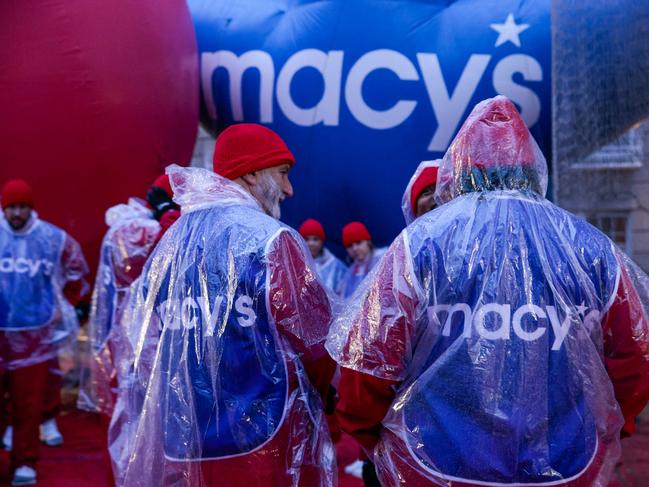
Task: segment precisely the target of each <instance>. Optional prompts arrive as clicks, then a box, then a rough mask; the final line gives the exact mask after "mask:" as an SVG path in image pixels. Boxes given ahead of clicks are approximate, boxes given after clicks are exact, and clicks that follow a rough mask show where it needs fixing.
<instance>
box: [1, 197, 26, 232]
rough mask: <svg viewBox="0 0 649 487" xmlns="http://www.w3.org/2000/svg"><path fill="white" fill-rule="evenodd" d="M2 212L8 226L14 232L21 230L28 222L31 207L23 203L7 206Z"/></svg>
mask: <svg viewBox="0 0 649 487" xmlns="http://www.w3.org/2000/svg"><path fill="white" fill-rule="evenodd" d="M3 211H4V214H5V218H6V219H7V222H9V226H10V227H11V228H13V229H14V230H20V229H21V228H23V227H24V226H25V225H26V224H27V222H28V221H29V217H30V216H32V208H31V206H29V205H25V204H23V203H18V204H15V205H9V206H7V207H6V208H5V209H4V210H3Z"/></svg>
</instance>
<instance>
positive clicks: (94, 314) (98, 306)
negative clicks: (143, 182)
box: [78, 174, 180, 483]
mask: <svg viewBox="0 0 649 487" xmlns="http://www.w3.org/2000/svg"><path fill="white" fill-rule="evenodd" d="M172 198H173V191H172V188H171V184H170V181H169V177H168V176H167V175H166V174H163V175H161V176H158V177H157V178H156V179H155V181H154V182H153V184H152V185H151V186H150V188H149V190H148V191H147V197H146V202H145V201H143V200H141V199H139V198H130V199H129V201H128V203H127V204H119V205H116V206H113V207H112V208H109V209H108V211H107V212H106V225H107V226H108V231H107V232H106V235H105V236H104V238H103V240H102V245H101V249H100V261H99V267H98V268H97V279H96V281H95V288H94V291H93V294H92V305H91V309H90V318H89V320H88V337H89V342H90V348H91V353H92V361H91V367H90V374H89V375H87V376H84V377H82V380H81V386H80V388H79V398H78V407H79V408H81V409H84V410H88V411H92V412H99V413H101V414H102V415H103V416H104V418H105V420H106V421H108V419H110V418H111V417H112V424H111V428H110V430H109V441H108V442H107V443H110V444H111V445H117V444H120V441H118V437H119V438H121V435H122V434H123V433H124V432H125V431H126V429H127V424H128V421H129V419H130V416H129V412H128V411H125V410H124V408H122V407H121V405H117V406H116V400H117V395H118V394H117V391H119V390H120V388H124V387H126V386H125V385H126V384H128V380H129V378H128V375H129V371H130V370H131V368H132V366H133V360H134V358H133V355H134V352H133V350H132V346H131V344H130V342H129V340H128V331H129V330H128V328H129V326H130V325H129V322H128V320H127V319H125V317H124V312H125V308H126V304H127V303H128V297H129V289H130V286H131V284H132V283H133V281H135V280H136V279H137V278H138V277H139V276H140V273H141V272H142V268H143V267H144V264H145V262H146V261H147V259H148V257H149V255H150V254H151V252H152V251H153V249H154V248H155V246H156V244H157V242H158V241H159V240H160V238H161V237H162V235H163V234H164V233H165V232H166V231H167V230H168V228H169V227H170V226H171V224H172V223H173V222H174V221H175V220H177V219H178V217H179V216H180V212H179V211H178V205H177V204H176V203H175V202H174V201H173V199H172ZM131 414H132V413H131ZM110 453H111V462H110V463H111V464H112V471H113V473H114V474H115V478H117V479H119V478H121V476H123V468H122V469H120V465H123V464H124V460H123V459H122V458H121V451H119V450H116V449H115V448H113V449H112V451H111V452H110ZM111 480H112V477H111ZM112 483H114V482H112ZM118 483H119V482H118Z"/></svg>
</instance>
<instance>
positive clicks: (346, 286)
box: [336, 247, 386, 299]
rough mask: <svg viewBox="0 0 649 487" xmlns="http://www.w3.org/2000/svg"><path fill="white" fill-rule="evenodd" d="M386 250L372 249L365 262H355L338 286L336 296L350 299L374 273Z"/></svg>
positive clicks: (382, 248) (381, 248)
mask: <svg viewBox="0 0 649 487" xmlns="http://www.w3.org/2000/svg"><path fill="white" fill-rule="evenodd" d="M385 250H386V249H385V248H384V247H380V248H378V249H377V248H372V250H371V252H370V253H369V255H368V256H367V257H366V258H365V260H362V261H359V260H355V261H354V262H352V263H351V265H350V266H349V267H348V268H347V271H346V272H345V275H344V276H343V278H342V279H341V281H340V282H339V284H338V289H336V294H338V295H339V296H340V297H341V298H343V299H348V298H350V297H351V296H352V295H353V294H354V291H356V289H357V288H358V286H360V284H361V283H362V282H363V280H364V279H365V278H366V277H367V276H368V275H369V273H370V272H372V269H374V267H375V266H376V264H378V263H379V261H380V260H381V257H383V254H384V253H385Z"/></svg>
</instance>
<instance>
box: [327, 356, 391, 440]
mask: <svg viewBox="0 0 649 487" xmlns="http://www.w3.org/2000/svg"><path fill="white" fill-rule="evenodd" d="M398 384H399V383H398V382H395V381H391V380H387V379H379V378H378V377H373V376H371V375H368V374H363V373H362V372H356V371H355V370H351V369H346V368H344V367H343V368H341V370H340V383H339V385H338V394H339V396H340V399H339V401H338V404H337V406H336V415H337V419H338V424H339V425H340V427H341V428H342V429H343V430H344V431H345V432H346V433H348V434H350V435H351V436H352V437H354V439H355V440H356V441H358V442H359V443H360V444H361V445H362V446H363V448H365V449H366V451H368V452H369V451H371V450H372V449H374V446H375V445H376V443H377V442H378V441H379V438H380V431H381V421H383V418H384V417H385V415H386V413H387V412H388V409H390V405H391V404H392V401H394V397H395V386H396V385H398Z"/></svg>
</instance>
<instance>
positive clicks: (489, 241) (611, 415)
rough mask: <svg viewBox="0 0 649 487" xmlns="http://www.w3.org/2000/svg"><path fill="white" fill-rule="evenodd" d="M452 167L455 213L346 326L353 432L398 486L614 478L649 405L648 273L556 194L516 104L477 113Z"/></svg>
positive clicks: (347, 419) (399, 248)
mask: <svg viewBox="0 0 649 487" xmlns="http://www.w3.org/2000/svg"><path fill="white" fill-rule="evenodd" d="M439 172H440V174H439V178H438V183H437V189H436V199H437V201H438V202H439V203H440V204H442V203H443V206H441V207H439V208H437V209H436V210H435V211H434V212H431V213H428V214H425V215H423V216H421V217H419V218H417V219H416V220H415V221H414V222H413V223H412V224H410V225H409V226H408V227H407V228H406V229H405V230H403V232H402V233H401V234H400V235H399V236H398V237H397V239H396V240H395V241H394V243H393V244H392V245H391V246H390V248H389V249H388V251H387V253H386V255H385V256H384V258H383V259H382V261H381V263H380V264H379V265H378V266H377V268H376V269H375V271H374V273H373V274H372V276H371V278H370V279H369V280H368V281H366V282H365V283H363V288H362V289H360V290H359V292H358V294H356V295H355V297H357V298H358V299H355V300H354V301H353V302H349V303H348V304H347V307H346V309H344V310H343V311H342V313H341V314H340V316H339V317H338V318H337V319H336V320H335V321H334V323H333V324H332V329H331V332H330V335H329V337H328V340H327V349H328V350H329V351H330V353H331V354H332V356H333V357H334V358H335V359H336V360H337V361H338V363H339V364H340V366H341V367H342V372H341V379H340V384H339V394H340V401H339V403H338V413H339V418H338V419H339V422H340V424H341V426H342V428H343V429H344V430H346V431H348V432H349V433H351V434H352V435H353V436H354V437H355V438H356V439H357V440H359V441H360V442H361V443H362V444H363V445H364V446H365V448H366V449H367V450H368V451H369V452H370V453H371V455H372V456H373V459H374V461H375V463H376V467H377V472H378V475H379V478H380V479H381V482H382V483H383V485H390V486H396V485H408V486H409V487H410V486H415V487H416V486H423V485H450V484H451V483H452V484H453V485H454V486H455V485H459V486H465V485H466V486H468V485H499V486H504V485H519V486H520V485H536V486H541V485H553V486H556V485H570V486H582V485H583V486H590V485H601V486H606V485H608V481H609V479H610V478H611V475H612V472H613V468H614V466H615V464H616V462H617V460H618V459H619V457H620V436H621V433H622V434H630V433H632V431H633V427H634V421H633V420H634V418H635V416H636V415H637V414H638V413H639V412H640V411H641V410H642V409H643V407H644V406H645V404H646V403H647V399H648V397H649V324H648V321H647V314H646V305H647V302H648V301H647V298H649V294H648V290H649V286H648V284H649V280H648V279H649V278H648V277H647V276H646V275H645V274H644V273H642V271H640V270H639V269H638V268H637V266H635V265H634V264H633V263H632V262H631V261H630V260H629V259H628V258H627V257H626V256H625V255H624V254H623V253H622V252H621V251H620V250H619V249H618V248H617V247H616V246H615V245H614V244H613V242H612V241H611V240H609V239H608V238H607V237H606V236H605V235H604V234H603V233H601V232H600V231H599V230H597V229H596V228H594V227H592V226H591V225H589V224H588V223H587V222H585V221H584V220H582V219H580V218H577V217H575V216H574V215H571V214H570V213H568V212H566V211H564V210H562V209H561V208H558V207H557V206H555V205H553V204H552V203H550V202H549V201H548V200H546V199H545V198H544V194H545V190H546V186H547V167H546V163H545V160H544V158H543V155H542V153H541V151H540V150H539V148H538V146H537V145H536V142H535V141H534V139H533V138H532V137H531V135H530V133H529V131H528V129H527V127H526V126H525V124H524V122H523V120H522V118H521V117H520V115H519V114H518V112H517V111H516V108H515V107H514V105H513V104H512V103H511V102H510V101H509V100H508V99H506V98H504V97H500V96H499V97H496V98H493V99H490V100H485V101H483V102H481V103H479V104H478V105H477V106H476V107H475V108H474V110H473V111H472V112H471V114H470V115H469V117H468V119H467V120H466V121H465V123H464V124H463V126H462V128H461V129H460V131H459V133H458V135H457V136H456V138H455V139H454V141H453V143H452V144H451V146H450V148H449V150H448V151H447V153H446V155H445V156H444V159H443V162H442V165H441V167H440V171H439Z"/></svg>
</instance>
